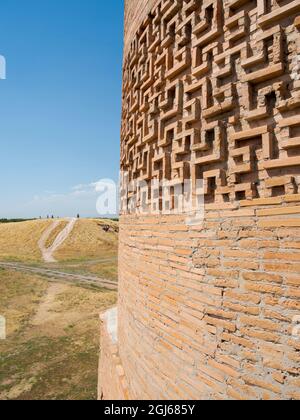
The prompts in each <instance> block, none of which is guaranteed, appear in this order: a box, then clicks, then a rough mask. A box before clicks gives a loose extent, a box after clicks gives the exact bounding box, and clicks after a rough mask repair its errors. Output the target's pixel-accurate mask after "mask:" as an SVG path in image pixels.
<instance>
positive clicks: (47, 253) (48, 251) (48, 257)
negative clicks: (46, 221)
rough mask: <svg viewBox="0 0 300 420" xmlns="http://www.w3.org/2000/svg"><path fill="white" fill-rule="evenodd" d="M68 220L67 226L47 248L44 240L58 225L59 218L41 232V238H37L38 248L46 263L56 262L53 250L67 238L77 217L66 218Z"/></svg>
mask: <svg viewBox="0 0 300 420" xmlns="http://www.w3.org/2000/svg"><path fill="white" fill-rule="evenodd" d="M67 220H69V223H68V224H67V226H66V227H65V228H64V229H63V230H62V231H61V232H60V233H59V234H58V235H57V237H56V239H55V241H54V242H53V244H52V245H51V246H50V247H49V248H47V247H46V242H47V240H48V238H49V236H50V235H51V233H52V232H53V231H54V229H56V228H57V226H59V224H60V222H61V220H56V221H55V222H53V224H52V225H51V226H49V228H48V229H46V231H45V232H44V233H43V235H42V237H41V239H40V240H39V243H38V245H39V248H40V250H41V253H42V256H43V259H44V261H45V262H46V263H54V262H56V260H55V258H54V257H53V254H54V252H55V251H56V250H57V249H58V248H59V247H60V246H61V245H62V244H63V243H64V242H65V240H66V239H67V238H68V236H69V235H70V233H71V232H72V230H73V229H74V226H75V223H76V222H77V219H75V218H72V219H67Z"/></svg>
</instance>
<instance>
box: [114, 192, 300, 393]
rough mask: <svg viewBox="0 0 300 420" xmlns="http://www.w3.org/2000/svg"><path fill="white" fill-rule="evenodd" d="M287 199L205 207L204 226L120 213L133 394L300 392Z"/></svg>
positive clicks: (296, 266) (298, 268)
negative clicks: (225, 207)
mask: <svg viewBox="0 0 300 420" xmlns="http://www.w3.org/2000/svg"><path fill="white" fill-rule="evenodd" d="M290 199H291V197H287V198H286V199H284V198H282V199H280V201H281V200H282V202H283V203H285V204H284V206H282V207H280V208H279V207H278V206H277V205H276V203H277V202H278V201H279V199H273V200H269V201H267V200H263V201H261V202H257V205H256V203H255V204H254V206H253V207H250V208H249V207H248V206H247V203H242V205H241V208H240V209H238V210H235V211H227V210H222V209H220V210H212V211H208V212H207V219H206V221H205V223H204V225H203V227H198V226H194V227H188V226H186V225H185V221H184V218H182V217H177V216H176V217H175V216H165V217H144V218H142V217H141V218H139V219H136V218H135V217H130V216H127V217H123V218H122V221H121V225H122V227H121V232H120V299H119V322H120V327H119V351H120V357H121V360H122V363H123V368H124V370H125V372H126V378H127V381H128V384H129V389H130V392H131V397H132V398H142V399H144V398H150V399H151V398H161V399H165V398H167V399H177V398H192V399H224V398H225V399H227V398H237V399H240V398H241V399H244V398H245V399H246V398H249V399H269V398H295V399H299V398H300V392H299V386H300V381H299V362H300V360H299V349H300V341H299V340H296V338H293V336H292V328H293V322H292V320H293V318H294V317H295V316H297V315H299V313H300V300H299V298H300V290H299V281H300V276H299V272H300V236H299V235H300V229H299V225H300V210H299V209H300V207H299V206H298V207H297V206H296V205H295V203H293V202H290V201H289V200H290ZM298 199H299V197H298ZM268 215H270V216H268Z"/></svg>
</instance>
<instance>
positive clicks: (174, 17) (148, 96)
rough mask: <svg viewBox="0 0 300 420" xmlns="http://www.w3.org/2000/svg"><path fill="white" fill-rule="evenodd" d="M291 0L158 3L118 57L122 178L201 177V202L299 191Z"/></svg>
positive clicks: (299, 49) (299, 41)
mask: <svg viewBox="0 0 300 420" xmlns="http://www.w3.org/2000/svg"><path fill="white" fill-rule="evenodd" d="M299 12H300V3H299V1H298V0H296V1H280V0H276V1H275V0H274V1H273V0H269V1H265V0H255V1H243V0H227V1H221V0H205V1H202V0H175V1H170V0H162V1H160V2H159V3H158V4H156V6H155V7H153V9H152V11H151V13H150V14H149V15H148V16H147V18H146V19H145V20H144V21H143V23H142V25H141V26H140V28H139V30H138V32H137V33H136V35H135V37H134V39H133V40H132V43H131V47H130V49H129V51H128V53H127V54H126V56H125V62H124V77H123V115H122V143H121V145H122V146H121V149H122V151H121V167H122V169H123V170H124V171H126V172H128V173H129V181H131V180H136V179H138V180H143V181H147V182H149V181H150V180H152V179H159V180H172V183H173V184H175V185H176V184H177V183H178V184H182V183H183V181H184V180H186V179H193V180H194V179H204V180H205V181H206V184H207V185H206V188H205V200H206V202H207V203H226V202H233V201H236V200H237V201H239V200H242V199H254V198H266V197H272V196H277V195H284V194H285V193H286V192H287V191H288V192H289V193H290V194H296V193H298V192H300V177H299V175H300V170H299V168H300V71H299V69H300V33H299V30H298V29H299V20H297V19H295V18H296V17H297V13H299Z"/></svg>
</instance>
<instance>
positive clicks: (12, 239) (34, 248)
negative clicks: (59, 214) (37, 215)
mask: <svg viewBox="0 0 300 420" xmlns="http://www.w3.org/2000/svg"><path fill="white" fill-rule="evenodd" d="M51 223H52V221H51V220H33V221H29V222H21V223H7V224H1V223H0V260H2V261H4V260H6V261H7V260H8V261H9V260H11V261H21V262H25V261H26V262H32V261H41V259H42V255H41V252H40V250H39V247H38V241H39V239H40V238H41V236H42V234H43V232H44V231H45V230H46V229H47V227H48V226H49V224H51Z"/></svg>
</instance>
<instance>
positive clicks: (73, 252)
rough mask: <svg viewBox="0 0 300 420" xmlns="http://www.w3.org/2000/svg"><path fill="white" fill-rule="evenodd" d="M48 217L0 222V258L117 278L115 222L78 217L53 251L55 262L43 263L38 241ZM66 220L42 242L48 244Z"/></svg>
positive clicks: (52, 240) (1, 259) (62, 227)
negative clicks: (18, 221) (26, 220)
mask: <svg viewBox="0 0 300 420" xmlns="http://www.w3.org/2000/svg"><path fill="white" fill-rule="evenodd" d="M51 223H53V221H52V220H35V221H28V222H20V223H8V224H0V261H15V262H22V263H26V264H29V265H34V266H41V267H43V268H44V267H45V268H55V269H57V270H63V271H67V272H71V273H78V274H90V275H95V276H99V277H103V278H107V279H112V280H116V279H117V256H118V222H114V221H111V220H101V219H99V220H98V219H80V220H78V221H77V223H76V225H75V227H74V229H73V231H72V232H71V234H70V236H69V237H68V238H67V240H66V241H65V242H64V243H63V244H62V246H61V247H60V248H59V249H58V250H57V251H56V252H55V254H54V257H55V259H56V260H57V263H54V264H51V265H50V266H49V265H48V264H45V263H44V262H43V260H42V254H41V252H40V250H39V247H38V241H39V239H40V237H41V236H42V233H43V232H44V231H45V230H46V229H47V227H48V226H49V225H50V224H51ZM66 225H67V222H66V221H65V220H61V222H60V223H59V225H58V226H57V228H56V229H54V230H53V232H52V233H51V235H50V237H49V238H48V240H47V242H46V246H47V247H49V246H51V245H52V244H53V242H54V240H55V238H56V236H57V235H58V234H59V233H60V232H61V231H62V230H63V229H64V228H65V226H66Z"/></svg>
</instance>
